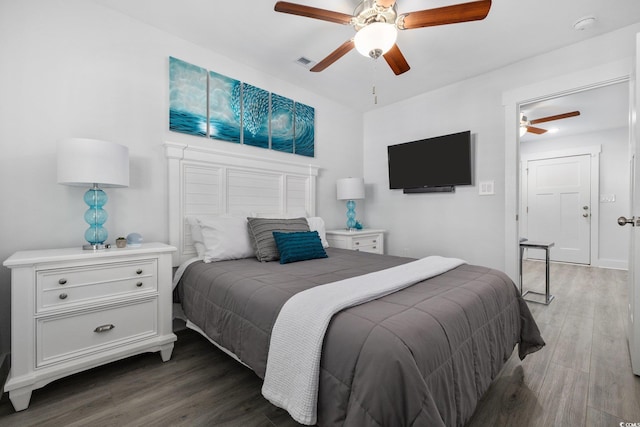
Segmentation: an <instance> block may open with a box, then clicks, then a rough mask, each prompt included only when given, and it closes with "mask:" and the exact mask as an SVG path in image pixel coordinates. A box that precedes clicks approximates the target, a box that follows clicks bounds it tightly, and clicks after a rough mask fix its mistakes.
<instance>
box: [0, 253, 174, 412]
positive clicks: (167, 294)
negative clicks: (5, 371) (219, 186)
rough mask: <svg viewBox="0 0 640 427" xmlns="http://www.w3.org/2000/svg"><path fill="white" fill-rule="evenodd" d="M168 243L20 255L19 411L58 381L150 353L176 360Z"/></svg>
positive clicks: (14, 388) (15, 292) (15, 288)
mask: <svg viewBox="0 0 640 427" xmlns="http://www.w3.org/2000/svg"><path fill="white" fill-rule="evenodd" d="M175 250H176V249H175V248H174V247H173V246H168V245H165V244H162V243H146V244H142V245H141V246H139V247H135V248H123V249H118V248H115V247H113V248H111V249H105V250H100V251H87V250H83V249H82V248H69V249H52V250H39V251H21V252H16V253H15V254H13V255H12V256H11V257H9V258H8V259H7V260H6V261H5V262H4V266H5V267H8V268H10V269H11V371H10V373H9V377H8V379H7V382H6V384H5V386H4V391H5V392H9V398H10V400H11V403H12V404H13V407H14V408H15V410H16V411H21V410H23V409H26V408H27V407H28V406H29V400H30V399H31V392H32V391H33V390H35V389H38V388H40V387H43V386H45V385H46V384H48V383H50V382H51V381H54V380H56V379H58V378H62V377H65V376H67V375H70V374H74V373H76V372H80V371H83V370H86V369H90V368H93V367H95V366H98V365H102V364H104V363H109V362H113V361H115V360H118V359H122V358H125V357H129V356H132V355H135V354H139V353H144V352H156V351H159V352H160V354H161V356H162V360H163V361H167V360H169V359H170V358H171V353H172V351H173V343H174V341H175V340H176V336H175V335H174V334H173V332H172V313H171V309H172V289H171V254H172V253H173V252H174V251H175Z"/></svg>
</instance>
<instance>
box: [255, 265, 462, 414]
mask: <svg viewBox="0 0 640 427" xmlns="http://www.w3.org/2000/svg"><path fill="white" fill-rule="evenodd" d="M461 264H465V261H462V260H460V259H457V258H443V257H439V256H432V257H427V258H423V259H420V260H417V261H413V262H410V263H407V264H402V265H399V266H397V267H392V268H389V269H386V270H382V271H377V272H374V273H369V274H365V275H363V276H357V277H352V278H349V279H345V280H340V281H338V282H333V283H329V284H326V285H321V286H316V287H314V288H311V289H308V290H306V291H303V292H300V293H298V294H296V295H294V296H293V297H291V298H290V299H289V300H288V301H287V302H286V303H285V304H284V306H283V307H282V309H281V311H280V313H279V314H278V318H277V319H276V322H275V324H274V326H273V330H272V332H271V342H270V344H269V355H268V358H267V370H266V373H265V376H264V384H263V386H262V394H263V395H264V397H265V398H267V399H268V400H269V401H270V402H271V403H273V404H274V405H276V406H279V407H281V408H284V409H286V410H287V411H288V412H289V414H291V416H292V417H293V419H295V420H296V421H298V422H299V423H302V424H315V423H316V414H317V411H316V409H317V403H318V381H319V372H320V353H321V351H322V342H323V340H324V335H325V331H326V330H327V327H328V326H329V322H330V321H331V317H332V316H333V315H334V314H336V313H337V312H339V311H340V310H343V309H345V308H348V307H352V306H354V305H358V304H362V303H364V302H367V301H371V300H374V299H376V298H380V297H382V296H385V295H388V294H390V293H393V292H396V291H399V290H401V289H404V288H406V287H409V286H411V285H413V284H416V283H418V282H420V281H422V280H425V279H428V278H430V277H433V276H437V275H439V274H442V273H445V272H447V271H449V270H451V269H453V268H455V267H458V266H459V265H461Z"/></svg>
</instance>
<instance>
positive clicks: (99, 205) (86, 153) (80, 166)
mask: <svg viewBox="0 0 640 427" xmlns="http://www.w3.org/2000/svg"><path fill="white" fill-rule="evenodd" d="M58 184H65V185H73V186H91V188H90V189H89V190H87V192H86V193H85V195H84V201H85V203H86V204H87V205H88V206H89V209H87V211H86V212H85V214H84V219H85V221H86V222H87V224H89V228H88V229H87V231H86V232H85V233H84V237H85V239H86V240H87V242H89V244H87V245H84V246H83V249H104V248H105V245H104V242H105V241H106V240H107V237H108V234H107V229H106V228H104V227H103V225H104V223H105V222H106V221H107V217H108V215H107V211H105V210H104V209H103V206H104V205H105V204H106V203H107V200H108V198H107V194H106V193H105V192H104V191H102V189H100V186H102V187H128V186H129V148H127V147H125V146H124V145H120V144H116V143H113V142H108V141H100V140H97V139H86V138H71V139H66V140H63V141H60V142H59V143H58Z"/></svg>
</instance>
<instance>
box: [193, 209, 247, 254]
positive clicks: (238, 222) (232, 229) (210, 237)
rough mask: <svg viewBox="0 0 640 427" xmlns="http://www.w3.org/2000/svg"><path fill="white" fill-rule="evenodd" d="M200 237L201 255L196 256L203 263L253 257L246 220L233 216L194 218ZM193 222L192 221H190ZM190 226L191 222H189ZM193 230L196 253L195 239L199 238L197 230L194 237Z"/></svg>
mask: <svg viewBox="0 0 640 427" xmlns="http://www.w3.org/2000/svg"><path fill="white" fill-rule="evenodd" d="M195 220H196V222H197V224H198V225H199V231H200V235H201V236H202V246H203V249H204V251H203V253H202V255H200V253H198V255H199V256H200V257H201V258H202V259H203V260H204V262H213V261H224V260H230V259H241V258H249V257H253V256H255V252H254V251H253V247H252V246H251V242H250V241H249V231H248V229H247V219H246V218H244V217H233V216H219V217H214V216H207V217H196V218H195ZM192 221H193V220H192ZM190 224H191V222H190ZM194 228H195V227H193V226H192V228H191V230H192V231H191V235H192V239H193V240H194V246H196V251H197V250H198V246H197V245H196V243H195V242H196V239H198V238H199V236H198V233H197V230H196V232H195V235H196V236H195V237H193V236H194Z"/></svg>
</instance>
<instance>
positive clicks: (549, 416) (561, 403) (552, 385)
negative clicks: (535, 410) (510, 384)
mask: <svg viewBox="0 0 640 427" xmlns="http://www.w3.org/2000/svg"><path fill="white" fill-rule="evenodd" d="M588 390H589V374H588V373H586V372H582V371H580V370H577V369H571V368H567V367H565V366H561V365H557V364H555V363H551V365H549V369H548V371H547V375H546V376H545V381H544V384H543V386H542V389H541V390H540V392H539V393H538V397H539V399H540V405H541V406H542V409H543V413H544V415H543V417H542V419H540V420H539V422H536V425H539V426H548V427H555V426H582V425H585V423H586V410H587V394H588Z"/></svg>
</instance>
